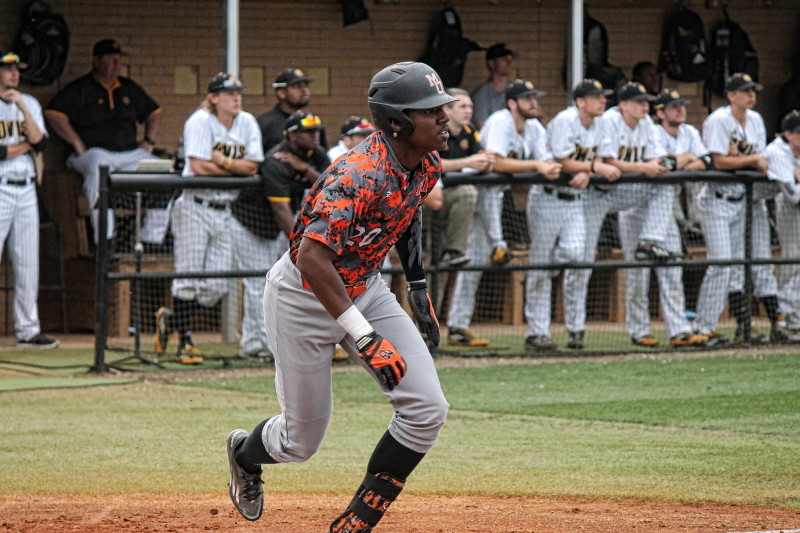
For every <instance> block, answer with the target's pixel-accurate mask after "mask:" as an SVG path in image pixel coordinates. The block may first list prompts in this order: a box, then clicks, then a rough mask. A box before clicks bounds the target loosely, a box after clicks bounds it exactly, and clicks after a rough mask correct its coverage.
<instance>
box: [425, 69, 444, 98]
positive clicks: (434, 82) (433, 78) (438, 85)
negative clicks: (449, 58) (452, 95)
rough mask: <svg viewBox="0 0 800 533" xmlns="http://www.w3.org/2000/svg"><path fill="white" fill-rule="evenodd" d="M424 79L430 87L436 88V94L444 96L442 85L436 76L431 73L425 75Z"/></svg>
mask: <svg viewBox="0 0 800 533" xmlns="http://www.w3.org/2000/svg"><path fill="white" fill-rule="evenodd" d="M425 77H426V78H428V83H430V84H431V87H435V88H436V92H437V93H439V94H444V83H442V80H440V79H439V75H438V74H436V73H435V72H431V73H430V74H426V75H425Z"/></svg>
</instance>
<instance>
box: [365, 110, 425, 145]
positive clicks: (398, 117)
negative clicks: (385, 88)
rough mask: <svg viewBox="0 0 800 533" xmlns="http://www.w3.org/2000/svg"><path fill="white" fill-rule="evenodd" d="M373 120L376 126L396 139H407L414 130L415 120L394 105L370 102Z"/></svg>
mask: <svg viewBox="0 0 800 533" xmlns="http://www.w3.org/2000/svg"><path fill="white" fill-rule="evenodd" d="M369 109H370V111H372V122H373V123H374V124H375V126H376V127H377V128H378V129H379V130H381V131H383V132H384V133H386V134H387V135H391V136H392V137H394V138H396V139H405V138H406V137H408V136H409V135H411V132H413V131H414V121H413V120H411V117H409V116H408V115H407V114H406V113H404V112H403V111H399V110H397V109H395V108H394V107H392V106H389V105H385V104H380V103H377V102H370V104H369Z"/></svg>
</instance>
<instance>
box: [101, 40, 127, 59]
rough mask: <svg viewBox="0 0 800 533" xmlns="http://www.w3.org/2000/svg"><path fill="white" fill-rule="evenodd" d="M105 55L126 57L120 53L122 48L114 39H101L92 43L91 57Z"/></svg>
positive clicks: (123, 53)
mask: <svg viewBox="0 0 800 533" xmlns="http://www.w3.org/2000/svg"><path fill="white" fill-rule="evenodd" d="M106 54H120V55H123V56H126V55H128V54H127V53H125V52H123V51H122V47H121V46H120V45H119V43H118V42H117V41H115V40H114V39H103V40H101V41H97V42H96V43H94V48H92V55H93V56H95V57H100V56H104V55H106Z"/></svg>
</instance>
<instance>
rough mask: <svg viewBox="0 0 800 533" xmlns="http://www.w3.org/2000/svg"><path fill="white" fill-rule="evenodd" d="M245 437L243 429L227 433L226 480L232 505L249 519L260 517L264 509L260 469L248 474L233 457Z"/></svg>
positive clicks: (245, 433)
mask: <svg viewBox="0 0 800 533" xmlns="http://www.w3.org/2000/svg"><path fill="white" fill-rule="evenodd" d="M246 438H247V432H246V431H245V430H243V429H234V430H233V431H231V434H230V435H228V441H227V448H228V464H229V465H230V468H231V476H230V480H229V481H228V494H230V496H231V500H232V501H233V505H235V506H236V509H237V510H238V511H239V512H240V513H241V514H242V516H243V517H245V518H246V519H248V520H250V521H254V520H258V519H259V518H261V513H262V512H263V510H264V488H263V487H262V486H261V485H263V484H264V482H263V481H262V480H261V472H262V470H261V469H260V468H259V469H258V472H256V473H255V474H250V473H249V472H247V471H246V470H245V469H243V468H242V467H241V466H239V463H238V462H237V461H236V457H234V455H235V453H236V448H238V447H239V446H240V445H241V444H242V443H243V442H244V440H245V439H246Z"/></svg>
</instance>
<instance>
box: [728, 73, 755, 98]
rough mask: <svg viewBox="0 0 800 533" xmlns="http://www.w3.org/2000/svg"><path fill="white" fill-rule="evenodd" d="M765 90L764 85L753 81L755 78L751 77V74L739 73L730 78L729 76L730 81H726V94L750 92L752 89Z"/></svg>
mask: <svg viewBox="0 0 800 533" xmlns="http://www.w3.org/2000/svg"><path fill="white" fill-rule="evenodd" d="M763 88H764V86H763V85H761V84H760V83H756V82H755V81H753V78H751V77H750V74H746V73H744V72H737V73H736V74H731V75H730V76H728V79H727V80H725V92H726V93H735V92H738V91H748V90H750V89H755V90H756V91H760V90H761V89H763Z"/></svg>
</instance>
